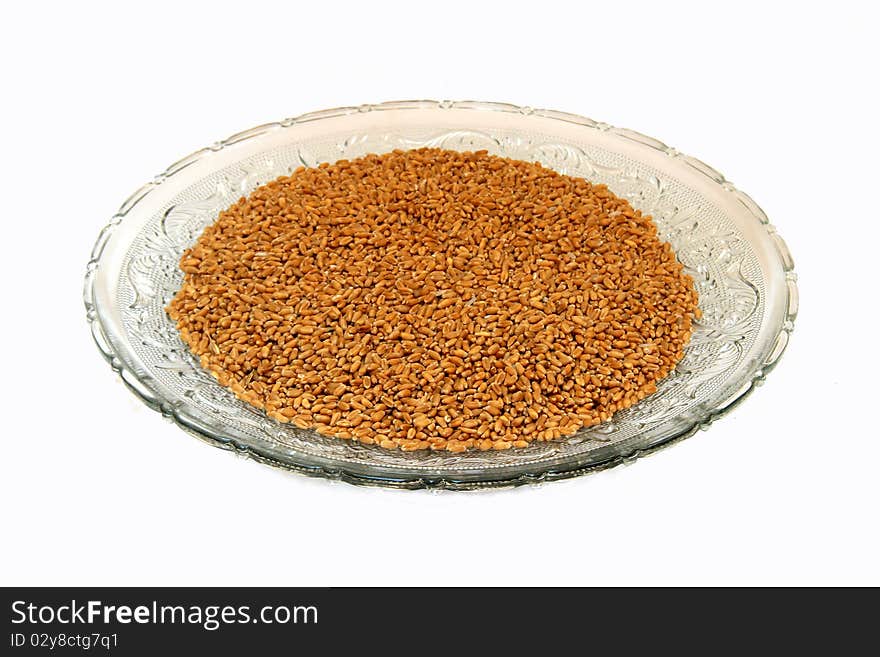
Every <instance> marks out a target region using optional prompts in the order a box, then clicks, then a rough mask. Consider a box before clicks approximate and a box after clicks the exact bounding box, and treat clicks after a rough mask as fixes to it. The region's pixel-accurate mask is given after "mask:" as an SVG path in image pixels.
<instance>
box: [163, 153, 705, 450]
mask: <svg viewBox="0 0 880 657" xmlns="http://www.w3.org/2000/svg"><path fill="white" fill-rule="evenodd" d="M180 264H181V268H182V269H183V271H184V272H185V280H184V283H183V286H182V288H181V290H180V292H179V293H178V294H177V296H176V297H175V298H174V299H173V301H172V302H171V304H170V305H169V307H168V313H169V315H170V316H171V318H172V319H174V320H175V321H176V322H177V326H178V328H179V330H180V333H181V335H182V337H183V339H184V341H185V342H186V343H187V344H188V345H189V346H190V348H191V349H192V351H193V352H194V353H195V354H196V355H198V356H199V357H200V358H201V362H202V366H203V367H205V368H206V369H208V370H209V371H211V372H212V373H213V374H214V375H215V376H216V377H217V379H218V380H219V382H220V383H221V384H222V385H224V386H227V387H229V388H230V389H232V390H233V391H234V393H235V394H236V395H237V396H238V397H239V398H241V399H243V400H245V401H247V402H249V403H251V404H253V405H255V406H258V407H260V408H263V409H265V410H266V412H267V413H268V414H269V415H270V416H271V417H273V418H275V419H277V420H281V421H292V422H294V423H295V424H296V425H297V426H299V427H302V428H314V429H316V430H317V431H319V432H321V433H323V434H325V435H330V436H336V437H338V438H345V439H356V440H359V441H362V442H364V443H368V444H379V445H381V446H382V447H387V448H400V449H404V450H416V449H433V450H448V451H453V452H458V451H462V450H465V449H469V448H477V449H481V450H487V449H508V448H510V447H524V446H526V445H527V444H528V443H529V442H531V441H534V440H538V441H545V440H553V439H556V438H559V437H561V436H565V435H569V434H571V433H573V432H575V431H576V430H577V429H578V428H580V427H583V426H589V425H593V424H597V423H599V422H602V421H605V420H607V419H608V418H610V417H611V415H612V414H613V413H614V412H615V411H618V410H620V409H623V408H626V407H628V406H631V405H632V404H634V403H635V402H637V401H638V400H640V399H642V398H643V397H645V396H647V395H649V394H651V393H653V392H654V391H655V390H656V386H655V384H656V382H657V381H658V380H659V379H661V378H663V377H664V376H666V375H667V374H668V373H669V372H670V370H671V369H672V368H673V367H674V366H675V363H676V362H677V361H678V360H679V359H680V358H681V357H682V354H683V349H684V346H685V345H686V343H687V341H688V339H689V338H690V334H691V320H692V318H694V317H697V316H699V310H698V308H697V294H696V291H695V290H694V286H693V282H692V280H691V279H690V277H688V276H687V275H685V274H683V273H682V266H681V265H680V264H679V263H678V262H677V260H676V258H675V255H674V253H673V251H672V249H671V247H670V245H669V244H667V243H665V242H662V241H661V240H660V239H659V238H658V237H657V232H656V227H655V226H654V224H653V222H652V220H651V218H650V217H648V216H643V215H642V214H641V213H640V212H639V211H636V210H633V208H632V207H631V206H630V205H629V203H627V202H626V201H624V200H622V199H620V198H618V197H616V196H615V195H614V194H612V193H611V192H610V191H609V190H608V189H607V188H606V187H605V186H603V185H593V184H591V183H589V182H587V181H586V180H583V179H579V178H574V177H569V176H564V175H560V174H557V173H555V172H554V171H552V170H550V169H546V168H543V167H541V166H540V165H538V164H531V163H527V162H522V161H517V160H510V159H505V158H500V157H495V156H491V155H488V154H487V153H486V152H485V151H480V152H471V153H460V152H455V151H447V150H441V149H430V148H424V149H419V150H411V151H395V152H393V153H388V154H386V155H381V156H377V155H368V156H366V157H363V158H359V159H356V160H351V161H347V160H342V161H339V162H337V163H336V164H333V165H327V164H323V165H321V166H320V167H317V168H301V169H299V170H297V171H295V172H294V173H293V174H292V175H290V176H288V177H282V178H279V179H277V180H275V181H273V182H270V183H268V184H267V185H263V186H261V187H259V188H258V189H256V190H255V191H254V192H253V193H252V194H251V195H250V196H249V197H247V198H242V199H241V200H239V201H238V202H237V203H236V204H235V205H233V206H232V207H230V208H229V209H228V210H226V211H224V212H222V213H221V214H220V216H219V218H218V219H217V221H216V222H215V223H214V224H213V225H211V226H209V227H208V228H207V229H206V230H205V231H204V233H203V234H202V235H201V237H200V238H199V240H198V242H197V243H196V245H195V246H194V247H193V248H191V249H189V250H188V251H187V252H186V253H185V254H184V255H183V257H182V259H181V263H180Z"/></svg>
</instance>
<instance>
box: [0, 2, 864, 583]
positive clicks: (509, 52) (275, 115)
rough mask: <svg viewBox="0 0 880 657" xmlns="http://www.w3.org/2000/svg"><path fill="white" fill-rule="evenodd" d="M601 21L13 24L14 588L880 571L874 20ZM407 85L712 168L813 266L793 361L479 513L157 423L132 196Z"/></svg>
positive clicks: (19, 20) (693, 579)
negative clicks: (103, 251) (114, 292)
mask: <svg viewBox="0 0 880 657" xmlns="http://www.w3.org/2000/svg"><path fill="white" fill-rule="evenodd" d="M605 4H607V5H614V7H615V9H613V10H611V9H608V8H606V7H605V6H604V5H595V6H592V7H590V6H588V5H587V4H586V3H580V2H578V3H574V2H572V3H554V2H529V3H518V2H513V1H512V0H511V1H509V2H505V3H503V4H492V3H485V2H476V1H471V2H465V3H458V2H451V1H449V0H446V1H444V2H436V3H419V2H411V3H408V4H406V5H401V6H394V5H392V4H388V3H378V2H359V3H351V4H348V3H342V2H338V1H336V2H308V3H296V2H285V3H277V5H274V6H272V5H262V4H261V3H258V2H252V1H248V2H235V3H224V2H213V3H206V4H204V5H197V4H189V3H183V2H174V3H169V4H166V3H162V2H151V3H143V4H142V5H141V6H139V7H138V6H136V5H134V4H131V3H114V4H108V5H106V6H100V5H95V4H91V3H63V4H62V3H58V4H55V5H52V4H45V3H23V2H17V3H14V4H13V5H11V6H10V7H7V8H6V10H5V16H4V19H3V21H2V24H0V31H2V34H0V51H2V52H0V55H2V57H0V61H2V67H3V73H2V76H3V77H2V79H3V89H4V91H5V100H3V101H2V106H0V113H2V118H3V123H2V125H3V128H4V134H3V140H2V144H3V146H2V157H0V168H2V181H3V190H4V195H3V202H2V205H0V207H2V225H3V230H2V240H3V241H2V244H3V258H2V261H0V267H2V275H3V277H4V279H5V281H6V285H5V286H4V295H3V311H2V312H3V315H2V323H0V331H2V338H3V339H2V342H0V344H2V361H0V370H2V376H0V387H2V400H3V401H2V403H3V410H4V417H3V427H4V428H3V435H2V445H3V450H2V455H0V468H2V479H0V493H2V496H0V500H2V501H0V505H2V507H0V508H2V511H0V526H2V528H3V529H2V533H3V538H2V540H0V584H5V585H13V584H20V585H50V584H90V585H135V584H155V585H164V584H169V585H170V584H176V585H196V584H216V585H221V584H254V585H269V584H284V585H343V584H348V585H362V584H371V585H374V584H389V585H390V584H412V585H427V584H474V585H489V584H529V585H531V584H697V585H703V584H734V585H737V584H874V585H877V584H880V566H878V563H880V559H878V554H880V540H878V518H877V516H878V513H877V506H878V501H880V495H878V493H880V485H878V481H880V476H878V472H880V441H878V430H877V420H876V418H877V415H876V413H877V406H878V394H877V385H876V381H877V378H876V377H877V373H878V356H877V337H876V334H877V328H876V323H875V322H876V321H877V301H878V299H877V293H876V288H877V284H876V282H875V281H876V272H877V245H878V237H880V231H878V227H877V226H878V210H877V198H878V196H877V188H878V180H880V175H878V162H880V160H878V146H880V144H878V138H877V134H878V132H877V116H878V112H880V105H878V102H877V98H876V96H875V93H876V91H877V86H878V64H880V51H878V47H877V37H876V34H877V28H878V16H877V14H876V13H875V10H874V8H873V4H872V3H867V2H866V3H863V4H849V3H845V2H834V3H832V4H830V5H829V4H828V3H817V4H816V5H812V6H811V5H810V4H809V3H792V4H791V5H789V6H786V5H785V4H783V3H766V2H765V3H760V4H757V5H752V6H749V5H748V4H746V5H741V4H740V3H733V4H724V5H721V4H718V5H716V6H710V5H715V3H701V4H700V5H693V6H688V5H679V4H676V3H669V2H652V3H645V4H635V3H617V2H615V3H605ZM703 4H705V5H706V6H702V5H703ZM25 7H26V8H25ZM409 98H436V99H442V98H452V99H479V100H497V101H507V102H513V103H517V104H523V105H531V106H534V107H546V108H553V109H560V110H566V111H570V112H574V113H579V114H585V115H588V116H591V117H593V118H595V119H597V120H602V121H606V122H609V123H612V124H614V125H619V126H623V127H628V128H633V129H635V130H639V131H641V132H644V133H646V134H649V135H652V136H655V137H657V138H659V139H661V140H663V141H665V142H667V143H669V144H671V145H673V146H675V147H676V148H678V149H679V150H681V151H683V152H685V153H688V154H692V155H695V156H697V157H699V158H701V159H703V160H705V161H706V162H708V163H710V164H711V165H713V166H715V167H717V168H718V169H719V170H721V171H722V172H724V173H725V174H726V175H727V176H728V177H729V178H730V179H731V180H733V181H734V182H735V183H736V184H737V185H738V186H739V187H740V188H741V189H743V190H745V191H747V192H748V193H749V194H750V195H752V196H753V197H754V198H755V199H756V200H757V201H758V203H759V204H761V205H762V206H763V207H764V209H765V210H766V211H767V213H768V214H769V215H770V217H771V219H772V221H773V222H774V223H775V224H776V225H777V226H778V228H779V230H780V232H781V233H782V235H783V236H784V237H785V238H786V239H787V241H788V243H789V246H790V248H791V250H792V252H793V254H794V256H795V260H796V264H797V271H798V274H799V277H800V279H799V280H800V288H801V308H802V311H801V314H800V317H799V318H798V321H797V326H796V330H795V332H794V335H793V339H792V341H791V344H790V347H789V350H788V352H787V353H786V355H785V357H784V358H783V361H782V364H781V365H780V366H779V367H778V368H777V370H776V371H774V372H773V373H772V374H771V375H770V377H769V379H768V381H767V382H766V384H765V385H764V386H763V387H762V388H761V389H760V390H758V391H757V392H756V393H755V394H754V395H753V396H752V397H751V398H750V399H748V400H747V401H746V402H745V403H744V404H743V405H742V406H741V407H740V408H739V409H738V410H736V411H735V412H734V413H733V414H732V415H731V416H729V417H727V418H725V419H723V420H722V421H720V422H719V423H717V424H716V425H715V426H713V427H712V428H711V429H710V430H709V431H708V432H706V433H700V434H699V435H698V436H696V437H694V438H693V439H690V440H687V441H685V442H684V443H682V444H680V445H678V446H676V447H673V448H671V449H669V450H665V451H663V452H661V453H659V454H657V455H655V456H652V457H650V458H647V459H644V460H640V461H639V462H637V463H636V464H635V465H633V466H630V467H621V468H617V469H614V470H612V471H609V472H604V473H601V474H598V475H594V476H590V477H586V478H580V479H576V480H572V481H568V482H561V483H554V484H549V485H544V486H540V487H537V488H534V487H533V488H524V489H517V490H502V491H498V492H490V493H480V494H449V493H443V494H438V493H425V492H416V493H412V492H398V491H387V490H373V489H363V488H356V487H353V486H349V485H345V484H338V483H337V484H332V483H328V482H326V481H322V480H312V479H307V478H304V477H300V476H296V475H291V474H286V473H283V472H279V471H275V470H272V469H269V468H267V467H264V466H260V465H258V464H256V463H252V462H249V461H243V460H240V459H236V458H234V457H233V456H231V455H230V454H228V453H225V452H223V451H220V450H217V449H214V448H211V447H209V446H207V445H205V444H203V443H201V442H199V441H197V440H195V439H193V438H191V437H189V436H187V435H186V434H184V433H183V432H181V431H180V430H179V429H177V428H176V427H175V426H173V425H172V424H171V423H169V422H166V421H164V420H163V419H162V418H161V417H160V416H159V415H158V414H156V413H154V412H153V411H150V410H148V409H147V408H146V407H145V406H142V405H141V403H140V402H139V401H137V400H136V399H135V397H134V396H133V395H131V394H130V393H129V392H128V391H127V390H126V389H125V388H124V387H123V385H122V384H121V383H120V382H119V381H118V380H117V378H116V377H115V376H114V375H113V374H112V372H111V371H110V369H109V368H108V367H107V365H106V364H105V363H104V362H103V360H102V359H101V358H100V357H99V355H98V352H97V350H96V349H95V348H94V346H93V345H92V343H91V338H90V336H89V333H88V330H87V327H86V321H85V313H84V310H83V308H82V302H81V284H82V276H83V273H84V268H85V263H86V260H87V258H88V255H89V252H90V249H91V246H92V243H93V241H94V239H95V237H96V236H97V233H98V231H99V230H100V229H101V227H102V226H103V225H104V223H105V222H106V221H107V219H108V218H109V217H110V215H111V214H112V213H113V212H114V211H115V210H116V208H117V207H118V205H119V204H120V203H121V201H122V200H123V199H125V198H126V197H127V196H128V194H129V193H130V192H131V191H133V190H134V189H135V188H136V187H138V186H139V185H140V184H141V183H143V182H145V181H146V180H148V179H150V178H151V177H152V176H153V175H155V174H157V173H158V172H160V171H162V170H163V169H164V168H165V167H166V166H167V165H168V164H169V163H171V162H172V161H174V160H176V159H177V158H178V157H180V156H183V155H185V154H187V153H189V152H191V151H193V150H196V149H197V148H200V147H202V146H204V145H206V144H209V143H211V142H213V141H215V140H217V139H220V138H223V137H225V136H227V135H229V134H231V133H233V132H236V131H238V130H242V129H245V128H248V127H250V126H252V125H256V124H259V123H263V122H266V121H271V120H277V119H281V118H283V117H286V116H293V115H297V114H300V113H303V112H307V111H311V110H317V109H323V108H327V107H335V106H340V105H352V104H360V103H364V102H378V101H382V100H392V99H409Z"/></svg>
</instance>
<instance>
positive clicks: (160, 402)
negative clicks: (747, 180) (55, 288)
mask: <svg viewBox="0 0 880 657" xmlns="http://www.w3.org/2000/svg"><path fill="white" fill-rule="evenodd" d="M404 110H405V111H408V112H409V111H421V110H470V111H473V112H480V113H482V114H484V115H485V113H487V112H490V113H504V114H508V115H510V114H513V115H519V116H521V117H536V118H541V119H548V120H551V121H553V122H559V124H560V126H561V125H563V124H565V125H568V126H575V127H576V128H577V129H579V130H580V129H583V130H589V131H596V132H598V133H604V134H605V135H608V136H611V137H614V138H616V139H622V140H625V141H626V142H629V143H631V144H634V145H637V146H639V147H640V148H644V147H647V149H650V150H651V151H653V152H656V153H659V154H662V155H663V156H665V157H668V158H672V159H674V160H675V161H676V162H677V163H680V164H681V165H684V166H686V167H687V168H688V169H689V170H691V171H692V172H695V173H697V174H699V176H700V177H701V178H702V179H703V181H704V182H705V183H708V184H710V185H712V186H714V187H718V188H721V189H723V190H724V192H725V193H727V194H729V195H730V196H731V197H732V198H733V199H735V200H736V202H737V204H738V206H737V207H738V208H739V210H740V211H743V212H746V213H747V214H748V215H749V216H750V218H751V220H752V221H753V222H754V224H755V226H760V227H761V239H762V240H763V241H764V242H766V244H767V245H769V250H768V252H771V253H772V257H773V258H775V259H776V261H778V265H779V267H780V268H781V272H782V275H783V277H784V283H783V284H782V285H783V290H782V292H781V294H780V296H779V299H778V303H779V305H781V306H783V307H782V309H781V312H780V313H779V318H780V319H779V321H778V322H776V323H775V325H774V326H772V327H771V329H772V331H773V332H772V334H771V335H770V336H769V338H770V340H769V342H768V344H767V347H766V349H765V353H764V354H763V357H762V358H761V360H760V362H755V363H754V368H753V369H752V371H751V372H750V374H749V376H748V377H746V378H744V379H743V380H742V381H741V382H739V383H741V385H738V386H737V387H736V389H735V391H734V392H733V394H730V395H726V396H725V398H724V399H723V401H722V402H721V403H718V404H716V405H714V406H712V407H711V408H704V409H701V413H700V414H698V415H697V414H692V417H691V418H690V419H689V421H687V422H685V423H684V424H682V425H681V426H680V427H678V428H677V429H676V430H675V431H673V432H671V433H668V434H667V435H663V436H662V439H659V440H652V441H651V442H649V443H646V444H641V445H639V444H635V445H634V444H633V441H624V443H622V444H620V445H611V446H609V448H608V449H600V450H596V452H595V458H591V459H589V460H587V461H584V460H583V459H581V460H577V459H572V460H571V461H570V462H567V463H562V464H557V465H553V466H550V467H546V468H542V467H538V468H537V469H535V468H532V469H525V470H523V471H517V470H516V468H515V467H512V468H507V469H500V470H498V471H495V470H488V469H487V470H486V471H485V472H483V471H478V470H476V469H475V470H474V472H473V476H471V475H466V476H461V475H459V474H455V473H453V474H449V473H444V472H441V471H438V473H437V474H436V476H435V475H434V474H433V473H428V474H425V473H422V472H405V471H400V472H397V471H396V470H394V468H391V469H390V471H389V469H388V468H386V469H383V468H381V467H377V468H376V469H374V470H371V469H370V468H368V467H367V468H364V467H350V466H349V464H347V463H346V462H345V460H344V459H341V460H340V462H339V463H327V462H326V461H324V462H321V460H312V459H309V458H306V457H302V456H301V455H296V454H294V455H293V456H290V457H288V456H287V455H286V453H279V452H278V451H276V450H274V449H270V448H269V447H268V446H267V447H266V448H263V446H262V445H260V444H259V443H255V442H253V441H248V442H246V441H242V440H240V439H238V438H236V437H234V436H231V435H228V434H226V433H225V432H224V431H222V430H220V431H218V430H217V429H216V428H212V427H210V426H206V425H205V424H204V423H202V422H199V421H194V420H193V418H192V417H191V416H190V415H189V414H187V413H185V412H182V408H181V406H180V405H179V404H178V403H173V402H171V401H170V400H169V399H166V398H165V396H164V395H163V392H162V389H161V388H160V387H159V386H158V385H156V384H155V381H154V380H153V379H152V377H151V376H150V375H149V373H148V372H146V371H144V368H143V367H141V366H139V364H138V363H137V362H136V359H135V358H132V357H131V353H130V352H129V351H128V350H127V348H126V341H125V339H124V337H123V336H120V335H119V334H118V331H117V330H116V328H115V327H114V326H113V325H112V323H111V322H108V321H107V320H106V318H105V317H104V315H103V314H102V312H101V301H100V299H99V297H100V296H101V295H100V291H99V290H97V289H96V286H99V278H100V272H101V267H102V264H103V263H104V262H105V260H106V258H107V257H108V256H107V253H108V248H107V246H108V244H109V243H110V242H111V240H112V238H113V236H114V234H116V233H117V231H118V230H119V227H120V226H121V225H123V222H124V220H125V219H126V218H127V217H129V216H130V215H131V214H132V212H134V211H135V210H136V209H139V208H140V207H141V206H142V204H145V203H146V202H148V201H149V200H150V198H151V196H152V195H154V194H155V193H156V192H157V190H163V189H165V188H166V187H167V186H168V185H169V184H171V183H173V182H174V181H175V180H176V179H177V178H178V177H180V176H181V173H182V172H184V171H186V170H188V169H189V168H190V167H193V166H194V165H197V164H199V163H200V162H204V161H206V160H207V159H209V158H211V157H215V156H217V155H218V154H220V153H223V152H226V151H229V150H230V148H231V147H233V146H235V145H239V144H244V143H248V142H253V141H254V140H257V139H259V138H261V137H265V136H267V135H270V134H271V133H275V132H276V131H284V130H286V129H288V128H293V127H296V126H303V125H305V124H310V123H314V122H321V121H329V120H332V119H339V118H343V117H347V116H350V115H362V114H369V113H373V112H388V111H404ZM474 116H476V115H474ZM340 157H342V155H340ZM169 181H171V183H170V182H169ZM111 250H112V249H111ZM796 281H797V277H796V275H795V273H794V263H793V260H792V257H791V254H790V252H789V250H788V247H787V246H786V244H785V242H784V241H783V240H782V238H781V237H780V236H779V234H778V233H777V232H776V230H775V228H774V227H773V226H772V225H771V224H770V223H769V220H768V218H767V216H766V214H765V213H764V212H763V211H762V210H761V209H760V207H759V206H758V205H757V204H756V203H755V202H754V201H753V200H752V199H751V198H750V197H748V196H747V195H746V194H744V193H743V192H741V191H739V190H738V189H737V188H736V187H735V186H734V185H733V184H732V183H730V182H729V181H727V180H726V179H725V178H724V176H722V175H721V174H720V173H718V172H717V171H716V170H715V169H713V168H711V167H709V166H708V165H706V164H704V163H703V162H701V161H700V160H697V159H695V158H692V157H689V156H686V155H683V154H681V153H680V152H678V151H677V150H675V149H673V148H670V147H668V146H666V145H665V144H664V143H662V142H660V141H658V140H656V139H653V138H651V137H647V136H645V135H642V134H640V133H638V132H634V131H632V130H627V129H621V128H614V127H612V126H610V125H608V124H605V123H601V122H597V121H593V120H592V119H588V118H586V117H582V116H578V115H575V114H569V113H565V112H558V111H554V110H540V109H532V108H530V107H518V106H515V105H510V104H505V103H487V102H476V101H458V102H454V101H439V102H438V101H427V100H419V101H391V102H386V103H381V104H375V105H361V106H357V107H341V108H335V109H329V110H323V111H318V112H310V113H307V114H303V115H300V116H298V117H294V118H289V119H284V120H283V121H278V122H273V123H267V124H263V125H260V126H256V127H254V128H251V129H249V130H245V131H242V132H238V133H236V134H234V135H232V136H230V137H228V138H227V139H224V140H222V141H218V142H215V143H214V144H212V145H211V146H209V147H206V148H202V149H200V150H198V151H195V152H194V153H192V154H190V155H188V156H186V157H184V158H182V159H180V160H178V161H176V162H175V163H173V164H171V165H170V166H169V167H168V168H167V169H166V170H165V171H164V172H162V173H160V174H159V175H157V176H156V177H155V178H153V180H151V181H150V182H148V183H146V184H145V185H143V186H142V187H140V188H139V189H138V190H137V191H135V192H134V193H133V194H132V195H131V196H129V198H128V199H126V201H125V202H124V203H123V204H122V205H121V207H120V208H119V210H118V211H117V212H116V214H114V215H113V216H112V217H111V219H110V221H109V223H108V224H107V225H106V226H105V227H104V228H103V229H102V231H101V232H100V234H99V236H98V239H97V241H96V243H95V246H94V248H93V250H92V253H91V258H90V260H89V262H88V265H87V267H86V276H85V282H84V294H83V299H84V304H85V307H86V317H87V320H88V322H89V324H90V327H91V332H92V336H93V338H94V341H95V343H96V345H97V347H98V349H99V351H100V352H101V354H102V355H103V357H104V358H105V359H106V360H107V362H108V363H109V364H110V366H111V368H112V369H113V370H114V371H115V372H116V373H118V374H119V375H120V376H121V378H122V380H123V382H124V383H125V384H126V386H127V387H128V388H129V389H130V390H131V391H132V392H134V393H135V394H136V395H137V396H138V397H139V398H140V399H141V400H142V401H143V402H144V403H145V404H147V405H148V406H149V407H150V408H153V409H154V410H157V411H159V412H161V413H162V414H163V415H164V416H165V417H167V418H169V419H171V420H173V421H174V422H175V423H176V424H177V425H178V426H180V427H181V428H182V429H184V430H185V431H187V432H188V433H190V434H192V435H195V436H197V437H198V438H200V439H202V440H205V441H207V442H209V443H210V444H212V445H215V446H218V447H221V448H223V449H227V450H231V451H235V452H237V453H239V454H241V455H244V456H247V457H249V458H252V459H254V460H256V461H258V462H261V463H265V464H268V465H273V466H276V467H280V468H283V469H287V470H291V471H296V472H300V473H303V474H307V475H312V476H320V477H325V478H330V479H337V480H342V481H346V482H349V483H354V484H363V485H381V486H386V487H395V488H408V489H416V488H442V489H452V490H471V489H477V488H488V487H498V486H516V485H522V484H529V483H537V482H542V481H553V480H558V479H565V478H569V477H574V476H578V475H581V474H585V473H589V472H595V471H599V470H603V469H607V468H610V467H613V466H615V465H618V464H621V463H625V462H631V461H633V460H635V459H637V458H639V457H641V456H644V455H646V454H649V453H653V452H655V451H657V450H659V449H661V448H663V447H666V446H669V445H671V444H674V443H676V442H678V441H680V440H683V439H684V438H687V437H689V436H691V435H693V434H694V433H696V432H697V430H698V429H706V428H708V427H709V426H710V425H711V424H712V423H713V422H714V421H715V420H717V419H718V418H720V417H722V416H723V415H725V414H726V413H728V412H729V411H730V410H731V409H733V408H734V407H736V406H737V405H738V404H739V403H741V402H742V401H743V400H744V399H745V398H746V397H747V396H748V395H749V394H750V393H751V392H752V391H753V390H754V388H755V387H756V386H758V385H759V384H760V383H761V382H762V381H763V380H764V378H765V377H766V375H767V374H768V373H769V372H770V371H771V370H772V369H773V368H774V367H775V366H776V365H777V364H778V362H779V360H780V358H781V356H782V354H783V352H784V351H785V348H786V346H787V344H788V341H789V336H790V334H791V332H792V330H793V328H794V320H795V318H796V316H797V311H798V291H797V283H796ZM439 470H442V468H440V469H439Z"/></svg>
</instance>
